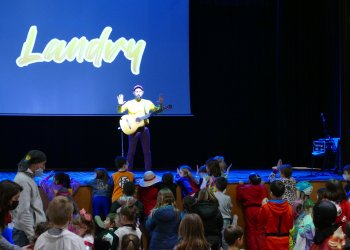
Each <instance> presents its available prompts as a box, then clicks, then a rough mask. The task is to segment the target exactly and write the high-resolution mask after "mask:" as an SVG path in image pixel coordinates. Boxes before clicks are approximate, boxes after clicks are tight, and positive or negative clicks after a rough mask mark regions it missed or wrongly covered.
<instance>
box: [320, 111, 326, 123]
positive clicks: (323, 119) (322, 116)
mask: <svg viewBox="0 0 350 250" xmlns="http://www.w3.org/2000/svg"><path fill="white" fill-rule="evenodd" d="M321 118H322V122H323V124H324V123H325V122H326V118H324V115H323V113H321Z"/></svg>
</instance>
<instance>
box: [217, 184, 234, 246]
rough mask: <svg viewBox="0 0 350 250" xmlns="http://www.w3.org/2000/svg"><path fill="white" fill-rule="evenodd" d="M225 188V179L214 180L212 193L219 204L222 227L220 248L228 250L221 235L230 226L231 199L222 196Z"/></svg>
mask: <svg viewBox="0 0 350 250" xmlns="http://www.w3.org/2000/svg"><path fill="white" fill-rule="evenodd" d="M226 187H227V179H226V178H225V177H219V178H217V179H216V192H215V193H214V195H215V197H216V199H217V200H218V202H219V210H220V212H221V215H222V218H223V227H222V232H221V233H222V246H223V249H224V250H227V249H228V245H227V244H226V243H225V241H224V240H223V239H224V238H223V233H224V230H225V228H226V227H228V226H229V225H230V224H231V221H232V216H231V210H232V201H231V197H230V196H228V195H226V194H224V191H225V190H226Z"/></svg>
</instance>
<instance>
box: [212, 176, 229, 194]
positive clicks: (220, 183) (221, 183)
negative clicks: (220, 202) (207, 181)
mask: <svg viewBox="0 0 350 250" xmlns="http://www.w3.org/2000/svg"><path fill="white" fill-rule="evenodd" d="M215 186H216V188H217V189H218V190H219V191H220V192H223V191H224V190H225V189H226V188H227V179H226V178H225V177H219V178H217V179H216V182H215Z"/></svg>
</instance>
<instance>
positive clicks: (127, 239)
mask: <svg viewBox="0 0 350 250" xmlns="http://www.w3.org/2000/svg"><path fill="white" fill-rule="evenodd" d="M121 240H122V248H121V249H123V250H139V249H141V241H140V239H139V238H138V237H137V235H135V234H126V235H124V236H123V238H122V239H121Z"/></svg>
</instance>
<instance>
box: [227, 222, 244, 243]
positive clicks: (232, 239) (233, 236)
mask: <svg viewBox="0 0 350 250" xmlns="http://www.w3.org/2000/svg"><path fill="white" fill-rule="evenodd" d="M224 239H225V241H226V243H227V245H229V246H236V247H240V246H242V244H243V229H242V228H241V227H240V226H238V225H229V226H228V227H227V228H225V230H224Z"/></svg>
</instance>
